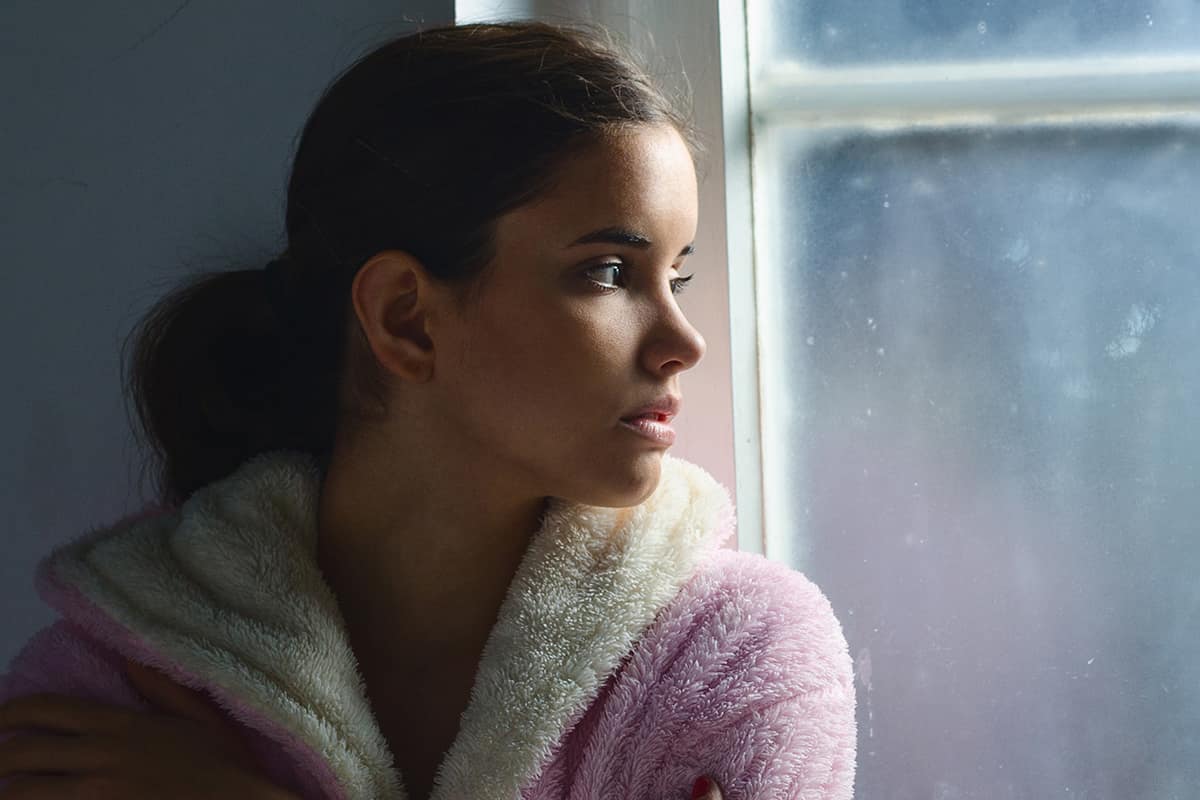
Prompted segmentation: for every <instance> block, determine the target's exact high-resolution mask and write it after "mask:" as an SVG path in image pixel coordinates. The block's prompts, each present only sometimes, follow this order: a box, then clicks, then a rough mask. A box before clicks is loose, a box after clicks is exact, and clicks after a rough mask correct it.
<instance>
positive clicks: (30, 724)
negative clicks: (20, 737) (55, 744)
mask: <svg viewBox="0 0 1200 800" xmlns="http://www.w3.org/2000/svg"><path fill="white" fill-rule="evenodd" d="M130 722H131V718H130V716H129V712H127V711H124V710H122V709H120V708H117V707H115V706H112V705H109V704H108V703H101V702H98V701H96V700H89V699H86V698H83V697H73V696H70V695H63V694H47V693H39V694H29V695H25V696H24V697H17V698H13V699H12V700H9V701H8V702H6V703H4V704H3V705H0V730H4V729H6V728H40V729H44V730H50V731H56V732H59V733H73V734H83V733H101V734H114V733H119V732H121V731H124V730H126V729H128V727H129V724H130Z"/></svg>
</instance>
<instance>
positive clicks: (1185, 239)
mask: <svg viewBox="0 0 1200 800" xmlns="http://www.w3.org/2000/svg"><path fill="white" fill-rule="evenodd" d="M772 136H775V137H779V138H780V139H782V140H783V144H782V146H780V149H779V152H781V153H783V155H782V156H781V157H779V158H777V159H775V160H773V161H772V164H773V165H777V167H773V168H772V169H770V170H764V172H765V174H766V175H767V176H769V177H768V179H767V180H766V181H765V186H763V184H762V183H760V187H762V189H763V192H764V195H763V196H767V197H769V196H772V194H773V193H775V194H777V195H778V196H779V197H782V198H783V200H782V201H781V207H782V212H781V214H782V223H781V224H775V225H772V226H771V230H772V231H774V232H775V235H774V236H773V237H772V238H769V239H768V240H767V242H768V244H769V245H770V246H769V248H768V251H769V252H770V253H771V254H772V260H771V261H770V263H767V264H765V265H763V269H764V271H763V273H762V275H763V277H762V278H761V279H762V280H765V281H767V291H768V292H769V293H770V294H771V295H772V296H773V297H775V298H777V300H776V302H777V306H778V308H780V309H782V312H781V314H780V316H781V317H782V319H778V320H774V324H775V327H776V329H777V330H779V331H782V340H783V344H782V345H781V347H780V349H779V350H778V351H777V352H779V353H780V355H779V356H778V358H777V359H776V360H775V361H772V362H771V363H770V364H769V365H767V366H768V367H769V368H770V369H771V374H772V375H773V376H774V377H775V380H777V381H778V382H779V384H778V385H780V386H782V387H783V389H782V396H781V397H779V398H776V399H775V400H776V402H775V404H774V405H773V406H772V405H771V404H768V407H774V408H777V409H779V411H778V412H777V413H775V414H774V416H770V417H764V425H765V429H764V431H765V439H766V440H767V441H768V442H781V443H783V444H781V445H780V447H782V448H783V449H784V450H785V451H786V458H785V461H786V463H787V464H788V465H789V466H788V470H789V476H790V478H789V479H788V480H786V481H785V485H786V486H787V487H788V488H787V492H786V495H787V496H786V497H784V498H782V502H783V503H784V505H785V506H786V509H787V511H786V515H785V516H786V517H787V518H788V519H790V520H792V521H793V524H792V526H791V529H792V530H793V531H794V532H795V536H796V538H797V542H796V548H797V552H803V553H804V554H805V555H804V559H803V563H802V564H800V566H802V567H803V568H804V569H805V570H806V571H807V572H808V573H809V574H810V575H811V576H812V577H813V578H814V580H817V582H818V583H819V584H820V585H821V587H822V589H823V590H824V591H825V592H826V594H827V595H828V596H829V597H830V599H831V601H832V602H833V604H834V608H835V611H836V613H837V615H838V617H839V619H840V620H841V621H842V623H843V627H844V631H845V633H846V638H847V640H848V642H849V644H850V651H851V655H852V656H853V657H854V661H855V674H856V685H857V690H858V700H859V716H858V723H859V751H858V753H859V755H858V765H859V766H858V780H857V792H856V796H857V797H859V798H864V800H865V799H866V798H869V799H870V800H887V799H893V800H908V799H909V798H912V799H913V800H916V799H917V798H921V799H922V800H925V799H927V798H939V799H941V800H949V799H950V798H978V800H1005V799H1006V798H1029V799H1030V800H1035V799H1036V800H1040V799H1041V798H1051V797H1053V798H1111V800H1125V799H1126V798H1138V799H1139V800H1169V799H1173V800H1185V799H1186V800H1191V799H1192V798H1197V797H1200V536H1198V533H1200V356H1198V354H1197V345H1198V343H1200V265H1198V259H1200V216H1198V211H1200V158H1198V156H1200V136H1198V133H1197V131H1196V130H1194V129H1191V128H1188V127H1184V126H1175V127H1141V128H1139V127H1122V128H1109V129H1090V128H1089V129H1073V130H1064V129H1028V130H1010V131H1008V132H1001V131H970V130H962V131H949V132H947V131H940V132H932V133H931V132H914V133H903V134H887V135H884V134H875V135H867V134H843V135H840V136H838V135H829V136H827V137H826V138H823V139H813V138H812V135H811V134H806V133H805V132H804V131H803V130H800V129H796V130H794V131H774V132H772ZM774 501H775V502H780V498H778V497H776V498H774ZM801 540H802V541H801Z"/></svg>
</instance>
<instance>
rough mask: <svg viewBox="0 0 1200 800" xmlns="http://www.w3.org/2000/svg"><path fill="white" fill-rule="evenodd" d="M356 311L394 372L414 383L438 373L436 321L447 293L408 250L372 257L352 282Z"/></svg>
mask: <svg viewBox="0 0 1200 800" xmlns="http://www.w3.org/2000/svg"><path fill="white" fill-rule="evenodd" d="M350 295H351V300H352V302H353V305H354V313H355V314H356V315H357V316H358V322H359V326H360V327H361V328H362V332H363V335H364V336H365V337H366V339H367V342H368V344H369V346H370V348H371V351H372V352H373V353H374V354H375V358H376V359H377V360H378V361H379V363H380V365H381V366H383V367H384V368H385V369H386V370H387V371H388V372H391V373H393V374H395V375H396V376H397V377H400V378H402V379H403V380H406V381H412V382H414V383H423V382H425V381H427V380H429V378H430V377H431V376H432V375H433V362H434V337H433V325H434V323H435V322H437V321H438V319H439V316H440V314H439V312H440V309H441V308H442V307H443V303H444V301H445V297H446V293H445V291H443V290H442V288H441V287H440V286H439V285H438V284H437V283H436V281H435V280H434V279H433V278H432V277H431V276H430V275H429V272H428V271H427V270H426V269H425V266H424V265H423V264H422V263H421V262H420V261H419V260H418V259H417V258H416V257H414V256H413V255H411V254H409V253H406V252H404V251H403V250H382V251H380V252H378V253H376V254H375V255H373V256H372V257H371V258H369V259H368V260H367V261H366V262H365V263H364V264H363V265H362V267H360V268H359V270H358V274H356V275H355V276H354V282H353V283H352V284H351V287H350Z"/></svg>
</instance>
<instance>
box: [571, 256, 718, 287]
mask: <svg viewBox="0 0 1200 800" xmlns="http://www.w3.org/2000/svg"><path fill="white" fill-rule="evenodd" d="M624 268H625V265H624V264H622V263H620V262H616V261H613V262H609V263H607V264H597V265H596V266H594V267H590V268H589V269H588V270H587V273H588V274H591V273H593V272H598V271H601V270H615V271H616V272H618V273H620V272H621V270H623V269H624ZM694 277H695V276H694V275H687V276H685V277H683V278H672V279H671V294H675V295H678V294H683V290H684V288H686V287H687V284H688V281H690V280H691V279H692V278H694ZM588 280H589V281H590V282H591V283H592V284H593V285H595V286H597V287H599V288H600V292H601V294H610V293H612V292H615V291H616V290H617V289H620V288H621V287H620V286H609V285H607V284H604V283H601V282H600V281H596V280H592V279H591V278H589V279H588Z"/></svg>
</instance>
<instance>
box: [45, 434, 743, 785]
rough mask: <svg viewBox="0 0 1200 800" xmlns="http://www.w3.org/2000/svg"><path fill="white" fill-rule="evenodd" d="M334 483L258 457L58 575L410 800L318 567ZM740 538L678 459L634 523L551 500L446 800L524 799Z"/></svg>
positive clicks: (352, 768) (491, 653)
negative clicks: (713, 561)
mask: <svg viewBox="0 0 1200 800" xmlns="http://www.w3.org/2000/svg"><path fill="white" fill-rule="evenodd" d="M318 496H319V474H318V472H317V469H316V466H315V463H314V462H313V461H312V460H311V458H310V457H308V456H306V455H303V454H299V453H295V452H292V451H276V452H273V453H266V454H263V455H260V456H258V457H256V458H254V459H251V460H250V461H247V462H246V463H245V464H243V465H242V466H241V467H240V468H239V469H238V470H237V471H236V472H235V473H233V474H232V475H231V476H229V477H228V478H225V479H223V480H221V481H217V482H215V483H213V484H211V485H209V486H207V487H205V488H204V489H201V490H199V491H197V492H196V493H195V494H194V495H193V496H192V497H191V498H189V500H188V501H187V502H186V503H185V504H184V505H183V507H182V508H181V509H179V510H177V511H174V512H171V513H167V514H162V515H160V516H157V517H150V518H147V519H142V520H139V521H136V522H134V523H131V524H125V525H120V524H119V525H118V526H116V527H113V528H109V529H101V530H96V531H93V532H91V533H90V534H89V535H87V536H84V537H81V538H80V539H77V540H75V541H74V542H71V543H68V544H66V545H63V546H61V547H59V548H57V549H56V550H55V551H54V552H53V553H52V554H51V555H50V556H49V557H47V559H46V560H45V562H44V564H43V567H42V569H43V570H45V571H46V572H47V574H48V576H49V579H50V580H52V581H54V582H55V583H58V584H60V585H66V586H70V587H74V588H75V589H77V590H79V591H81V592H82V593H83V594H84V595H85V596H86V597H87V598H88V599H89V600H90V601H91V602H92V603H94V604H96V605H97V606H98V607H99V608H100V609H101V610H102V611H104V612H105V613H107V614H108V615H109V616H111V617H112V618H113V619H114V620H115V621H116V622H117V623H118V624H120V625H122V626H124V627H125V628H127V629H129V630H131V631H133V632H135V633H136V634H137V635H138V636H139V637H141V638H142V639H143V640H145V641H146V642H147V643H148V644H150V645H151V646H152V647H154V648H155V649H157V650H158V651H159V652H161V653H162V655H163V656H164V657H166V658H170V659H172V660H174V661H175V662H176V663H177V664H178V665H179V666H181V667H183V668H184V669H187V670H189V671H191V672H192V673H193V674H196V675H200V676H204V677H205V678H206V679H208V680H209V681H211V682H212V684H215V685H216V686H219V687H221V688H222V689H223V690H225V691H226V692H227V693H229V694H231V695H233V696H236V697H238V698H240V699H241V700H242V701H243V702H244V703H246V704H247V705H248V706H249V707H250V708H251V709H253V710H254V711H255V712H257V713H258V714H261V715H262V716H264V717H266V718H268V719H272V720H276V721H278V722H280V723H282V724H283V726H284V727H285V728H286V729H287V730H289V731H291V732H292V733H293V735H295V736H297V737H298V738H299V739H301V740H302V741H303V742H305V743H306V744H307V745H308V746H309V747H311V748H312V749H313V750H314V751H315V752H317V753H319V754H321V755H322V756H323V757H324V758H325V759H326V760H327V761H328V762H329V765H330V767H331V769H332V771H333V772H334V774H335V775H336V776H337V778H338V780H339V782H340V783H341V785H342V786H343V787H344V789H345V791H346V796H347V797H348V798H353V799H355V800H359V799H361V800H367V799H368V798H372V799H374V798H387V799H388V800H393V799H394V800H408V795H407V792H406V790H405V789H404V788H403V786H402V780H401V776H400V774H399V772H398V771H397V770H396V769H395V768H394V766H393V764H392V757H391V753H390V752H389V750H388V747H387V743H386V741H385V740H384V737H383V735H382V733H381V732H380V730H379V727H378V725H377V723H376V721H375V718H374V716H373V714H372V712H371V709H370V706H369V705H368V703H367V700H366V694H365V684H364V682H363V681H362V679H361V677H360V676H359V674H358V670H357V663H356V661H355V658H354V654H353V652H352V651H351V649H350V647H349V644H348V639H347V636H346V632H345V625H344V622H343V619H342V617H341V614H340V612H339V609H338V606H337V603H336V601H335V599H334V596H333V594H332V592H331V590H330V588H329V586H328V585H327V584H326V583H325V581H324V580H323V578H322V575H321V573H320V571H319V569H318V567H317V563H316V534H317V526H316V512H317V500H318ZM732 534H733V508H732V505H731V503H730V500H729V494H728V491H727V490H726V489H725V487H724V486H722V485H721V484H719V483H717V482H716V481H715V480H714V479H713V478H712V477H711V476H710V475H709V474H708V473H707V472H705V471H704V470H703V469H701V468H700V467H698V466H696V465H694V464H691V463H688V462H686V461H683V460H681V459H677V458H674V457H672V456H669V455H664V457H663V465H662V479H661V481H660V482H659V486H658V488H657V489H656V490H655V492H654V494H653V495H651V496H650V497H649V498H648V499H647V500H646V501H644V502H643V503H642V504H640V505H638V506H634V507H631V508H623V509H619V508H602V507H594V506H586V505H582V504H576V503H570V502H567V501H563V500H560V499H557V498H555V499H553V500H552V501H551V503H550V505H549V508H548V511H547V513H546V515H545V517H544V522H543V526H542V528H541V529H540V530H539V531H538V533H537V534H536V535H535V537H534V538H533V539H532V540H531V542H530V545H529V548H528V550H527V551H526V553H525V556H524V558H523V560H522V561H521V564H520V566H519V567H518V569H517V572H516V575H515V576H514V578H513V581H512V584H511V585H510V587H509V590H508V594H507V595H506V597H505V599H504V602H503V604H502V606H501V608H500V612H499V615H498V618H497V622H496V624H495V627H494V628H493V630H492V632H491V635H490V637H489V639H488V641H487V644H486V645H485V647H484V650H483V654H482V658H481V660H480V664H479V668H478V671H477V672H476V676H475V683H474V685H473V687H472V689H471V698H470V703H469V705H468V707H467V709H466V711H465V712H464V713H463V715H462V718H461V723H460V729H459V734H458V738H457V739H456V740H455V742H454V744H453V746H452V747H451V748H450V750H449V751H448V753H447V754H446V756H445V758H444V760H443V762H442V764H441V766H440V767H439V770H438V775H437V782H436V784H435V788H434V791H433V794H432V796H431V800H449V799H450V798H464V797H470V798H474V799H475V800H485V799H486V798H497V800H499V798H511V797H513V796H515V795H516V794H517V793H518V791H519V789H520V787H521V786H522V785H524V784H525V783H526V782H527V781H528V780H530V779H531V778H533V777H534V774H535V773H536V771H537V770H538V769H539V767H540V766H541V765H542V763H543V762H544V761H545V759H547V758H548V757H549V756H550V754H551V752H552V750H553V747H554V745H555V744H556V743H557V742H558V741H559V740H560V738H561V737H562V735H563V733H564V731H565V729H566V725H567V724H568V723H569V721H570V719H571V718H572V716H573V715H575V713H576V712H578V711H581V710H582V709H583V708H585V707H586V706H587V705H588V704H589V703H590V702H591V700H592V699H593V698H594V697H595V695H596V694H597V693H598V692H599V690H600V687H601V686H602V684H603V683H604V681H605V680H606V679H607V677H608V676H609V675H610V674H611V673H612V672H613V671H614V670H615V669H616V668H617V667H618V666H619V664H620V662H621V660H622V659H623V658H624V656H625V655H626V654H627V653H628V652H629V651H630V650H631V649H632V647H633V644H634V642H635V641H636V640H637V639H638V637H639V636H640V635H641V634H642V632H643V631H644V630H645V629H646V628H647V627H648V626H649V625H650V623H651V622H652V621H653V619H654V617H655V616H656V615H657V614H658V612H659V611H660V610H661V609H662V608H663V607H664V606H666V605H667V604H668V603H669V602H670V601H671V599H672V598H673V597H674V596H675V594H676V593H677V592H678V591H679V590H680V589H681V588H682V587H683V585H684V583H686V582H687V580H688V579H689V578H690V577H691V576H692V575H693V574H694V572H695V570H696V569H697V567H698V565H699V563H700V562H701V561H702V560H703V559H704V558H705V556H706V554H707V553H709V552H711V551H712V550H714V549H716V548H718V547H720V546H721V545H722V544H724V543H725V541H726V540H727V539H728V538H729V537H730V536H731V535H732Z"/></svg>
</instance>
